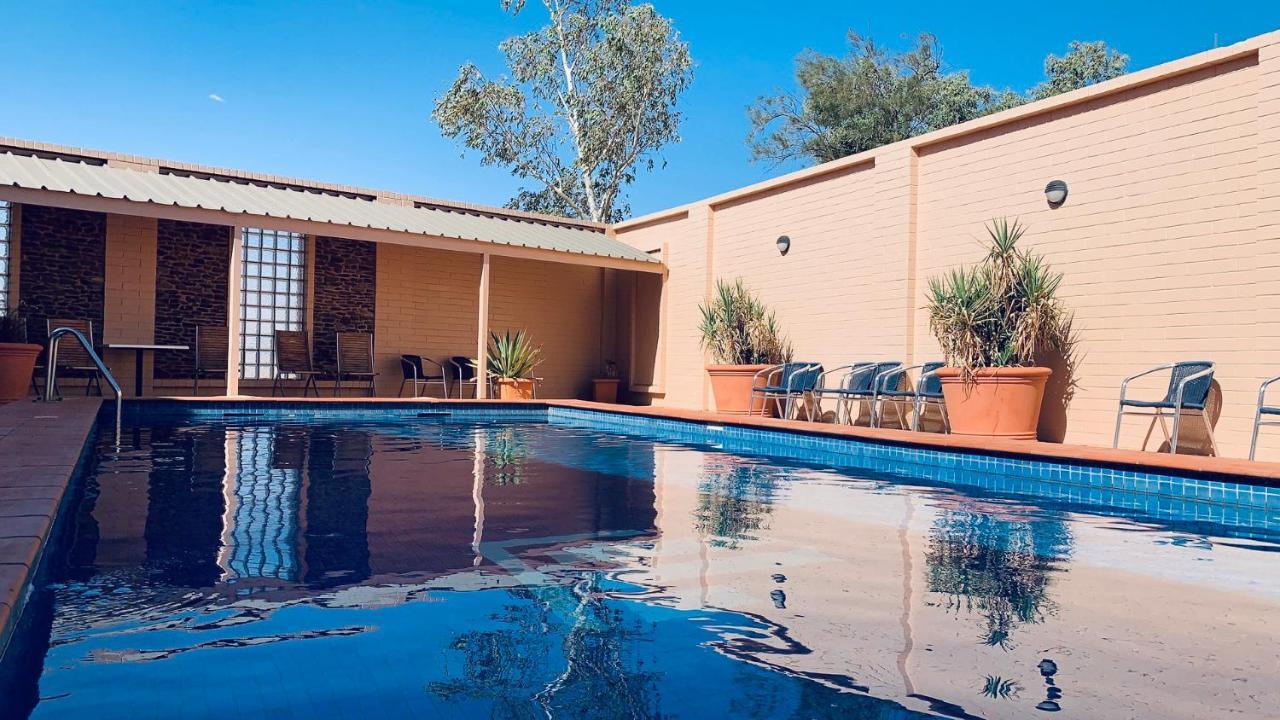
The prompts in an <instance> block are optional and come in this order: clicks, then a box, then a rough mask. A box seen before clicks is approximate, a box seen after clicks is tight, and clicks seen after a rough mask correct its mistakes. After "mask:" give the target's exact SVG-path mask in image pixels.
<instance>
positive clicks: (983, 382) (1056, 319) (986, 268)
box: [928, 219, 1075, 440]
mask: <svg viewBox="0 0 1280 720" xmlns="http://www.w3.org/2000/svg"><path fill="white" fill-rule="evenodd" d="M987 232H988V234H989V235H990V239H989V244H988V248H987V255H986V257H984V258H983V259H982V261H981V262H979V263H978V264H977V265H974V266H971V267H962V268H958V269H954V270H952V271H951V272H950V273H948V274H946V275H943V276H940V277H933V278H930V279H929V296H928V301H929V303H928V310H929V329H930V330H931V331H932V332H933V335H934V337H936V338H937V339H938V343H939V344H940V345H941V346H942V351H943V354H944V355H945V357H946V360H947V367H945V368H943V369H941V370H939V371H938V377H939V378H940V379H941V381H942V395H943V399H944V401H945V402H946V404H947V414H948V415H949V416H950V420H951V427H952V430H953V432H955V433H957V434H961V435H985V436H993V437H1003V438H1009V439H1018V440H1034V439H1036V427H1037V425H1038V422H1039V418H1040V405H1041V403H1042V402H1043V400H1044V387H1045V382H1046V381H1047V380H1048V379H1049V375H1050V374H1051V372H1052V371H1051V370H1050V369H1049V368H1047V367H1037V366H1036V363H1037V361H1038V359H1040V358H1043V357H1045V356H1046V355H1047V354H1049V353H1055V354H1058V355H1059V356H1060V357H1061V358H1062V360H1063V362H1064V365H1065V367H1066V369H1067V372H1068V374H1069V375H1074V372H1073V370H1074V367H1075V357H1074V346H1075V342H1074V338H1073V336H1072V331H1071V324H1072V315H1071V313H1070V312H1069V311H1068V310H1067V309H1066V307H1065V306H1064V305H1063V304H1062V302H1061V301H1059V300H1058V298H1057V291H1058V286H1059V284H1060V283H1061V282H1062V275H1061V273H1056V272H1053V271H1052V270H1051V269H1050V268H1049V266H1048V264H1047V263H1046V262H1045V260H1044V258H1043V257H1042V256H1040V255H1038V254H1035V253H1031V252H1027V251H1024V250H1022V249H1021V248H1019V247H1018V240H1019V239H1021V238H1022V235H1023V233H1024V232H1025V228H1024V227H1023V226H1022V225H1020V224H1019V223H1018V222H1017V221H1016V220H1015V221H1013V222H1012V223H1010V222H1009V221H1008V220H1005V219H1000V220H995V221H993V222H992V224H991V226H990V227H988V228H987Z"/></svg>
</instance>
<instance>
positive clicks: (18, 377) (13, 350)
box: [0, 343, 40, 404]
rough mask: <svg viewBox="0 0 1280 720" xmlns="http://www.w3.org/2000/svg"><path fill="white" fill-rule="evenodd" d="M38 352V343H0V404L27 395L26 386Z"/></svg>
mask: <svg viewBox="0 0 1280 720" xmlns="http://www.w3.org/2000/svg"><path fill="white" fill-rule="evenodd" d="M39 354H40V346H39V345H30V344H28V343H0V404H4V403H11V402H14V401H16V400H21V399H23V398H25V397H26V396H27V388H29V387H31V371H32V370H33V369H34V368H35V366H36V356H37V355H39Z"/></svg>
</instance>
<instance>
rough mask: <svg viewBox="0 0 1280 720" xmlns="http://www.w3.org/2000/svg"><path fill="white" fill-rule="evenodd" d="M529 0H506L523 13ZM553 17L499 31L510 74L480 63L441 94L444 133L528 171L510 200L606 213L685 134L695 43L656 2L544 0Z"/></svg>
mask: <svg viewBox="0 0 1280 720" xmlns="http://www.w3.org/2000/svg"><path fill="white" fill-rule="evenodd" d="M524 4H525V3H524V1H523V0H502V7H503V9H504V10H506V11H509V12H512V13H518V12H520V11H521V9H522V8H523V6H524ZM543 5H544V6H545V9H546V12H547V16H548V20H549V22H548V24H547V25H546V26H544V27H542V28H541V29H539V30H536V31H534V32H531V33H528V34H526V35H520V36H517V37H512V38H509V39H508V40H506V41H505V42H503V43H502V45H501V46H500V47H501V50H502V52H503V54H505V55H506V58H507V65H508V67H509V70H510V72H511V76H510V77H509V78H507V77H504V78H501V79H498V80H491V79H487V78H486V77H485V76H484V74H483V73H481V71H480V69H479V68H477V67H476V66H475V65H474V64H471V63H468V64H466V65H463V66H462V68H461V69H460V70H459V73H458V78H457V79H456V80H455V81H454V83H453V85H452V87H450V88H449V90H448V91H447V92H445V94H444V95H442V96H441V97H440V98H438V99H437V101H436V105H435V110H434V112H433V117H434V118H435V120H436V122H437V123H438V124H439V125H440V128H441V130H442V131H443V133H444V135H445V136H446V137H449V138H452V139H455V140H458V141H459V142H460V143H461V144H462V145H463V146H464V147H465V148H467V149H470V150H474V151H477V152H479V153H480V155H481V162H482V163H484V164H485V165H500V166H504V167H507V168H510V170H511V172H512V173H513V174H514V175H516V176H517V177H520V178H522V179H524V180H527V181H529V182H530V183H531V184H530V186H529V187H525V188H522V189H521V190H520V192H519V193H518V194H517V195H516V196H515V197H514V198H512V199H511V201H510V202H508V203H507V206H508V207H511V208H515V209H520V210H528V211H533V212H543V213H549V214H553V215H563V216H567V217H573V218H582V219H587V220H595V221H598V222H610V221H616V220H619V219H621V218H622V217H623V216H625V214H626V213H627V212H628V210H629V209H628V207H627V204H626V200H625V196H624V194H625V191H626V188H627V186H628V185H630V184H631V183H632V182H633V181H634V180H635V178H636V173H637V171H638V169H640V168H644V169H646V170H652V169H653V168H654V167H655V165H656V164H657V162H658V160H657V158H656V153H657V152H658V151H659V150H660V149H661V148H662V147H664V146H665V145H667V144H668V143H671V142H674V141H676V140H678V139H679V126H680V120H681V114H680V113H679V112H677V110H676V102H677V100H678V99H679V98H680V95H681V94H682V93H683V92H684V90H685V88H687V87H688V85H689V82H690V80H691V67H692V61H691V60H690V57H689V48H688V45H687V44H685V43H684V42H683V41H682V40H681V39H680V35H679V33H677V32H676V31H675V29H674V28H673V26H672V24H671V21H670V20H668V19H667V18H665V17H663V16H661V15H659V14H658V13H657V12H656V11H655V10H654V9H653V6H651V5H632V4H631V3H630V2H627V1H626V0H543Z"/></svg>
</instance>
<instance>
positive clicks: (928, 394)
mask: <svg viewBox="0 0 1280 720" xmlns="http://www.w3.org/2000/svg"><path fill="white" fill-rule="evenodd" d="M946 366H947V364H946V363H944V362H937V361H935V362H928V363H925V364H924V367H923V368H921V372H920V379H919V380H917V381H916V407H915V417H913V418H912V420H911V429H912V430H916V431H918V430H919V429H920V418H922V417H924V411H925V408H926V407H928V406H929V405H937V406H938V412H939V413H940V414H941V415H942V432H943V433H950V432H951V418H949V417H948V416H947V403H946V401H944V400H943V398H942V378H940V377H938V371H939V370H941V369H942V368H944V367H946Z"/></svg>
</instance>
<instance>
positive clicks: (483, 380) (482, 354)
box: [476, 253, 489, 399]
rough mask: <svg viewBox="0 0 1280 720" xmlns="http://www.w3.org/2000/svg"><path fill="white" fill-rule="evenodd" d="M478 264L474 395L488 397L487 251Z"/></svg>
mask: <svg viewBox="0 0 1280 720" xmlns="http://www.w3.org/2000/svg"><path fill="white" fill-rule="evenodd" d="M483 257H484V260H483V263H482V264H481V265H480V322H479V323H478V324H477V325H478V328H479V329H478V331H477V333H476V397H477V398H482V399H483V398H487V397H489V253H485V254H484V255H483Z"/></svg>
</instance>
